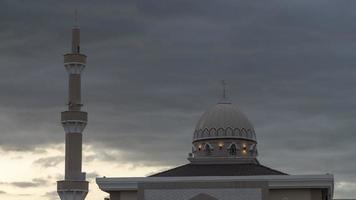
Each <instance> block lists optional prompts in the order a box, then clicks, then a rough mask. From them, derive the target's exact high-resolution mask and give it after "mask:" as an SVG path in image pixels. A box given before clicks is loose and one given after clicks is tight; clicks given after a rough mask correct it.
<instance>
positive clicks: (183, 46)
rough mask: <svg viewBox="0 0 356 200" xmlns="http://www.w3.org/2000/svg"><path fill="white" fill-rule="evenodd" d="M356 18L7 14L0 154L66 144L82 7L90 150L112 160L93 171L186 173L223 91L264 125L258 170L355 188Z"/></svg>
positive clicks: (107, 11) (108, 6) (285, 12)
mask: <svg viewBox="0 0 356 200" xmlns="http://www.w3.org/2000/svg"><path fill="white" fill-rule="evenodd" d="M355 4H356V1H321V0H315V1H305V0H300V1H284V0H272V1H268V2H267V1H257V0H249V1H242V0H225V1H215V0H204V1H203V0H196V1H188V0H172V1H163V0H152V1H144V0H138V1H128V0H120V1H112V0H108V1H100V2H98V1H93V0H89V1H79V0H78V1H76V2H73V1H61V2H59V1H50V3H48V1H44V0H40V1H36V2H27V1H20V0H5V1H1V3H0V25H1V27H2V29H1V30H0V41H1V46H0V70H1V72H2V73H0V90H1V91H2V93H1V94H2V95H1V98H0V126H1V127H2V130H1V135H0V146H1V147H2V148H4V149H10V150H32V149H34V148H35V147H38V146H44V147H45V146H52V145H53V144H58V143H62V142H63V141H64V133H63V130H62V128H61V127H60V123H59V112H60V111H61V110H64V109H65V102H66V94H67V93H66V92H67V91H66V89H67V88H66V81H67V77H66V76H67V74H66V72H65V70H64V67H63V66H62V57H61V55H62V54H63V53H65V52H67V51H68V49H69V46H70V26H71V25H72V23H73V7H75V6H77V7H79V10H80V17H79V23H80V25H81V28H82V36H83V38H82V42H83V44H82V49H83V51H84V52H85V53H86V54H87V55H88V66H87V68H86V70H85V72H84V74H83V99H84V104H85V106H84V109H85V110H87V111H88V112H89V125H88V127H87V129H86V131H85V133H84V140H85V143H87V144H90V145H91V146H93V147H94V148H98V149H102V150H101V151H104V152H105V151H108V153H107V154H103V155H97V156H98V157H91V158H90V157H88V158H87V159H88V160H87V161H88V162H89V161H90V160H94V159H103V160H110V159H111V160H112V162H113V164H115V163H114V162H115V161H117V160H119V159H118V158H120V160H122V159H125V160H126V161H127V162H132V163H134V165H137V166H140V164H145V165H146V164H151V165H167V166H168V165H171V166H172V165H176V164H179V163H184V162H186V160H185V157H186V155H187V153H188V152H189V150H190V141H191V137H192V132H193V129H194V125H195V123H196V121H197V120H198V118H199V116H200V115H201V114H202V112H203V111H204V110H206V109H207V108H209V107H210V106H212V105H214V103H215V102H216V101H217V99H218V98H219V93H220V86H219V81H220V80H222V79H225V80H226V81H227V82H228V83H229V96H230V98H231V99H232V101H233V102H234V103H235V104H237V105H239V107H240V108H241V109H242V110H243V111H244V112H245V113H246V114H247V115H248V117H249V118H250V120H251V121H252V122H253V124H254V125H255V128H256V131H257V136H258V141H259V152H260V160H261V161H262V162H263V163H266V164H267V165H269V166H271V167H274V168H278V169H280V170H282V171H286V172H289V173H326V172H331V173H334V174H335V176H336V180H337V181H349V182H353V183H355V182H356V177H354V176H353V174H355V170H354V169H355V167H354V166H355V165H356V163H355V161H353V160H354V159H351V158H352V156H353V152H355V151H356V147H355V145H354V142H353V141H356V135H355V134H353V133H352V130H354V129H356V125H355V123H353V122H354V121H355V120H356V113H355V111H354V109H353V108H354V107H356V91H355V89H354V87H353V86H354V85H355V84H356V79H355V73H356V71H355V67H354V65H355V63H356V60H355V56H354V55H355V49H356V42H354V41H356V26H355V23H354V19H355V17H356V13H355V12H354V7H355V6H356V5H355ZM110 150H117V151H119V152H121V153H120V154H118V155H116V154H112V153H110ZM306 152H308V153H306ZM84 153H85V152H84ZM109 158H110V159H109ZM113 158H114V159H113ZM53 159H55V158H53ZM47 161H48V160H47ZM311 161H312V162H311ZM38 162H40V161H38ZM339 163H343V164H342V165H340V164H339ZM42 164H44V165H46V164H48V165H47V166H51V165H52V164H53V165H55V164H56V162H54V163H53V162H51V161H49V162H45V161H44V160H43V162H42ZM103 175H104V174H103ZM350 191H351V190H350V189H348V190H347V191H345V190H336V194H337V195H338V196H340V197H350V196H349V195H350V194H351V193H352V192H350ZM352 191H353V190H352ZM353 192H354V191H353Z"/></svg>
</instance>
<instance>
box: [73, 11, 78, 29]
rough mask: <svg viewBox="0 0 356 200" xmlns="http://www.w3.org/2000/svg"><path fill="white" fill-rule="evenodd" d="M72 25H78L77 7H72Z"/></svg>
mask: <svg viewBox="0 0 356 200" xmlns="http://www.w3.org/2000/svg"><path fill="white" fill-rule="evenodd" d="M74 26H78V8H75V9H74Z"/></svg>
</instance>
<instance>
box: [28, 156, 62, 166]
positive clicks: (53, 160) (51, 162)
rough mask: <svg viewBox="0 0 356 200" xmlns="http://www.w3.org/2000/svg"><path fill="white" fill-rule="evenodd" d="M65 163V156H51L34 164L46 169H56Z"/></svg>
mask: <svg viewBox="0 0 356 200" xmlns="http://www.w3.org/2000/svg"><path fill="white" fill-rule="evenodd" d="M63 161H64V156H50V157H45V158H39V159H37V160H35V161H34V162H33V164H35V165H40V166H42V167H44V168H48V167H56V166H57V165H58V164H60V163H61V162H63Z"/></svg>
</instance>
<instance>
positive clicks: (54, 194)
mask: <svg viewBox="0 0 356 200" xmlns="http://www.w3.org/2000/svg"><path fill="white" fill-rule="evenodd" d="M43 197H47V198H48V199H57V198H58V193H57V191H51V192H46V194H44V195H43Z"/></svg>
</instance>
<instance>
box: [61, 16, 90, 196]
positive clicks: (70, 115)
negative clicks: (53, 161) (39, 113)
mask: <svg viewBox="0 0 356 200" xmlns="http://www.w3.org/2000/svg"><path fill="white" fill-rule="evenodd" d="M75 15H77V12H76V14H75ZM76 18H77V17H76ZM64 66H65V68H66V70H67V72H68V76H69V83H68V90H69V92H68V110H67V111H64V112H62V113H61V122H62V126H63V128H64V131H65V173H64V180H62V181H58V182H57V192H58V194H59V196H60V198H61V200H84V199H85V197H86V195H87V193H88V188H89V183H88V181H86V180H85V172H82V137H83V134H82V132H83V131H84V128H85V126H86V125H87V121H88V114H87V112H84V111H81V107H82V103H81V73H82V71H83V70H84V68H85V66H86V56H85V55H84V54H81V53H80V28H79V26H77V25H76V26H73V28H72V49H71V53H68V54H65V55H64Z"/></svg>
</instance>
